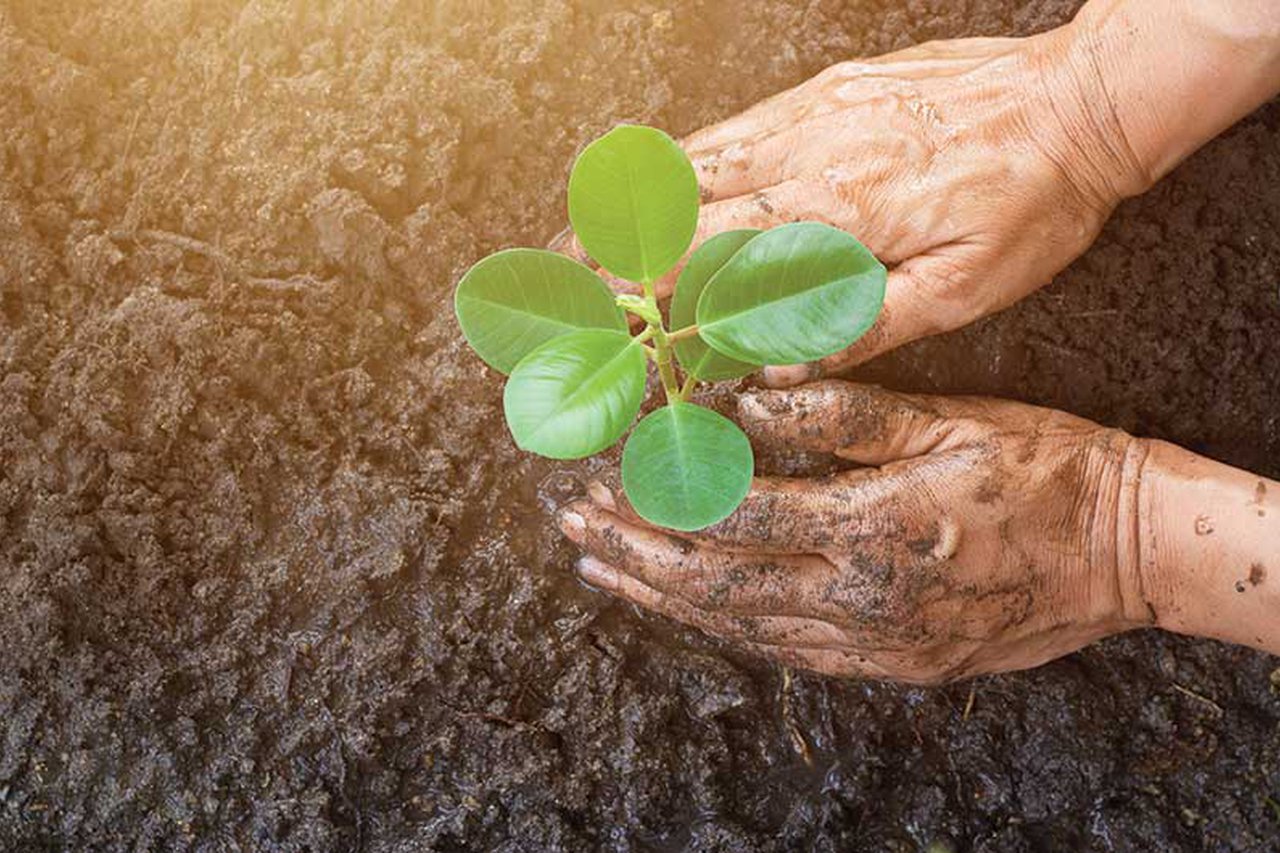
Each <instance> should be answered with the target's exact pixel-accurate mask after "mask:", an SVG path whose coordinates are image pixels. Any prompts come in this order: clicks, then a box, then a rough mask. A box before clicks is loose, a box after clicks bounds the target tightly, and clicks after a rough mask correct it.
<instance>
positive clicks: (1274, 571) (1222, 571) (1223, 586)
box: [1134, 441, 1280, 654]
mask: <svg viewBox="0 0 1280 853" xmlns="http://www.w3.org/2000/svg"><path fill="white" fill-rule="evenodd" d="M1146 444H1147V447H1148V452H1147V455H1146V460H1145V463H1144V465H1143V466H1142V470H1141V472H1140V474H1139V477H1138V484H1137V490H1136V493H1135V494H1136V497H1135V507H1134V509H1135V511H1136V515H1135V519H1134V531H1135V532H1134V542H1135V546H1134V547H1135V550H1136V555H1137V559H1136V561H1135V564H1134V565H1135V566H1136V572H1135V584H1136V585H1137V586H1138V587H1139V588H1140V590H1141V594H1142V596H1143V600H1144V601H1145V602H1146V604H1147V605H1148V606H1149V607H1150V609H1151V613H1152V616H1153V618H1154V620H1155V624H1156V625H1158V626H1159V627H1161V628H1165V629H1166V630H1170V631H1175V632H1178V633H1182V634H1191V635H1194V636H1202V637H1213V638H1216V639H1221V640H1227V641H1229V642H1235V643H1241V644H1245V645H1251V646H1254V647H1256V648H1261V649H1266V650H1268V651H1271V652H1273V653H1277V654H1280V620H1277V619H1276V618H1275V614H1276V613H1277V612H1280V484H1278V483H1275V482H1272V481H1268V480H1265V479H1263V478H1260V477H1257V476H1255V475H1253V474H1249V473H1248V472H1245V471H1240V470H1238V469H1235V468H1231V467H1230V466H1227V465H1223V464H1221V463H1218V462H1214V461H1213V460H1210V459H1205V458H1203V457H1200V456H1196V455H1195V454H1193V453H1190V452H1188V451H1186V450H1183V449H1182V448H1179V447H1176V446H1174V445H1171V444H1167V443H1165V442H1161V441H1147V442H1146Z"/></svg>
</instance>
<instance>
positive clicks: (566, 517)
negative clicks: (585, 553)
mask: <svg viewBox="0 0 1280 853" xmlns="http://www.w3.org/2000/svg"><path fill="white" fill-rule="evenodd" d="M560 529H561V530H562V531H563V532H564V535H565V536H568V537H569V538H570V539H573V540H575V541H577V539H578V538H579V537H580V536H582V534H583V532H584V531H586V529H587V520H586V519H585V518H583V517H582V515H581V513H579V512H577V511H576V510H572V509H566V510H564V511H562V512H561V513H560Z"/></svg>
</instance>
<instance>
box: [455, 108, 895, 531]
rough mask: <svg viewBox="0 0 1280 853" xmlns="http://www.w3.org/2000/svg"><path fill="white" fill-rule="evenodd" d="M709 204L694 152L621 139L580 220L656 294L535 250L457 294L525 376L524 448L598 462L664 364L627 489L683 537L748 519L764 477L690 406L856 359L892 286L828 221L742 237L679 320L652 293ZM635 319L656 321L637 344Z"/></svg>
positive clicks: (464, 319)
mask: <svg viewBox="0 0 1280 853" xmlns="http://www.w3.org/2000/svg"><path fill="white" fill-rule="evenodd" d="M698 208H699V199H698V181H697V177H696V175H695V173H694V170H693V165H692V164H691V163H690V162H689V158H688V157H687V156H686V155H685V153H684V151H683V150H681V148H680V146H679V145H677V144H676V143H675V141H674V140H672V139H671V137H669V136H667V135H666V134H665V133H663V132H662V131H660V130H656V129H654V128H649V127H639V126H634V125H622V126H619V127H617V128H615V129H613V130H612V131H610V132H609V133H607V134H605V135H604V136H602V137H601V138H600V139H597V140H596V141H595V142H593V143H592V144H591V145H589V146H588V147H587V148H586V150H584V151H583V152H582V154H581V155H580V156H579V157H578V160H577V162H576V163H575V164H574V168H573V173H572V175H571V176H570V178H569V221H570V223H571V224H572V226H573V229H574V232H575V233H576V234H577V237H578V240H579V241H580V242H581V243H582V245H583V247H585V248H586V250H587V252H588V253H589V254H590V255H591V257H592V258H593V259H594V260H595V261H596V262H598V263H599V264H600V266H602V267H603V268H604V269H606V270H608V271H609V272H610V273H612V274H613V275H615V276H617V277H619V278H625V279H629V280H631V281H635V282H639V283H640V285H641V288H642V291H643V295H642V296H634V295H624V296H614V295H613V293H612V292H611V291H610V290H609V288H608V287H607V286H606V285H605V283H604V282H603V281H602V280H601V279H600V277H599V276H598V275H597V274H596V273H595V272H593V271H592V270H591V269H589V268H587V267H585V266H583V265H582V264H579V263H577V262H576V261H573V260H570V259H568V258H565V257H563V256H561V255H557V254H555V253H552V252H546V251H541V250H536V249H509V250H506V251H502V252H498V253H496V254H494V255H490V256H489V257H487V258H485V259H484V260H482V261H480V262H479V263H477V264H476V265H475V266H474V267H472V268H471V269H470V270H469V271H468V272H467V274H466V275H465V276H463V278H462V280H461V281H460V282H459V283H458V288H457V291H456V293H455V295H454V307H455V310H456V312H457V315H458V323H459V325H460V326H461V328H462V333H463V335H464V336H465V337H466V339H467V342H468V343H470V344H471V346H472V348H473V349H475V351H476V353H477V354H478V355H479V356H480V357H481V358H482V359H484V361H485V362H486V363H487V364H488V365H489V366H490V367H492V368H494V369H495V370H497V371H499V372H501V373H504V374H509V376H510V379H509V381H508V382H507V387H506V390H505V392H504V395H503V404H504V410H505V413H506V418H507V425H508V427H509V428H510V429H511V434H512V436H513V437H514V438H515V441H516V444H517V446H519V447H520V448H521V449H523V450H529V451H532V452H534V453H538V454H541V455H543V456H548V457H551V458H553V459H581V458H583V457H586V456H590V455H592V454H594V453H598V452H600V451H601V450H604V449H605V448H607V447H609V446H610V445H611V444H613V443H614V442H616V441H617V440H618V439H619V438H621V437H622V435H623V434H624V433H625V432H626V431H627V429H628V428H630V427H631V424H632V423H633V422H634V421H635V418H636V415H637V414H638V413H639V411H640V407H641V405H642V403H643V402H644V399H643V398H644V388H645V380H646V374H647V372H648V370H647V365H648V363H650V362H652V363H653V365H654V367H655V370H656V371H657V374H658V378H659V380H660V381H661V383H662V388H663V393H664V394H665V397H666V403H667V405H665V406H664V407H662V408H660V409H657V410H656V411H654V412H652V413H651V414H649V415H648V416H647V417H645V418H644V419H643V420H641V421H640V423H639V424H637V425H636V427H635V429H634V430H632V432H631V436H630V437H629V438H628V439H627V444H626V447H625V448H624V449H623V453H622V483H623V489H624V490H625V491H626V494H627V498H628V499H629V501H630V502H631V505H632V507H633V508H634V509H635V511H636V512H637V513H639V514H640V515H641V516H642V517H643V518H645V519H646V520H648V521H650V522H652V523H653V524H657V525H660V526H662V527H668V528H672V529H675V530H684V531H691V530H700V529H702V528H704V527H707V526H709V525H711V524H715V523H716V522H717V521H720V520H722V519H724V518H726V517H727V516H728V515H730V514H731V513H732V512H733V511H734V510H735V509H737V507H738V505H739V504H741V503H742V501H743V499H744V498H745V497H746V495H747V492H748V491H749V490H750V488H751V477H752V474H753V472H754V467H755V462H754V457H753V455H752V452H751V445H750V443H749V442H748V441H747V437H746V435H744V434H743V432H742V430H740V429H739V428H738V427H737V426H736V425H735V424H734V423H733V422H732V421H730V420H729V419H727V418H725V417H723V416H721V415H719V414H717V413H715V412H713V411H711V410H710V409H706V408H703V407H702V406H698V405H696V404H694V403H691V402H689V398H690V396H691V394H692V392H693V391H694V389H695V387H696V385H697V383H699V382H720V381H725V380H731V379H737V378H740V377H742V376H745V375H747V374H748V373H751V372H753V371H755V370H757V369H758V368H760V367H761V366H762V365H766V364H798V363H802V362H808V361H816V360H817V359H820V358H823V357H825V356H828V355H831V354H832V353H835V352H839V351H840V350H842V349H844V348H845V347H847V346H849V345H850V344H852V343H853V342H854V341H856V340H857V339H858V338H859V337H861V336H862V335H863V334H864V333H865V332H866V331H867V330H868V329H869V328H870V327H871V325H872V324H873V323H874V322H875V320H876V317H877V316H878V315H879V313H880V307H881V304H882V303H883V301H884V287H885V280H886V277H887V276H886V271H885V268H884V265H883V264H881V263H880V262H879V261H878V260H876V258H875V257H874V256H873V255H872V254H871V253H870V252H869V251H867V249H866V248H865V247H864V246H863V245H862V244H861V243H859V242H858V241H857V240H856V239H854V238H853V237H852V236H850V235H849V234H847V233H845V232H844V231H841V230H839V229H837V228H833V227H831V226H829V225H825V224H822V223H819V222H795V223H791V224H788V225H783V226H780V227H778V228H773V229H770V230H769V231H754V230H742V231H729V232H726V233H724V234H718V235H716V236H714V237H712V238H710V239H708V240H707V241H706V242H704V243H703V244H702V245H701V246H699V247H698V248H697V249H696V250H695V251H694V252H693V253H692V254H691V255H689V257H688V260H687V262H686V264H685V267H684V269H683V271H682V272H681V274H680V276H679V278H678V280H677V282H676V289H675V293H674V295H673V297H672V300H671V305H670V320H669V322H668V321H667V320H665V319H664V317H663V312H662V309H661V307H660V306H659V305H658V301H657V299H656V298H655V296H654V286H653V283H654V282H655V281H657V280H658V279H659V278H661V277H662V276H663V275H665V274H666V273H668V272H670V270H671V269H672V268H673V267H675V266H676V264H678V263H679V262H680V260H681V258H683V257H684V256H685V254H686V253H687V252H688V250H689V246H690V245H691V244H692V242H693V236H694V232H695V230H696V229H697V224H698ZM626 314H632V315H634V316H635V317H637V318H639V319H640V320H641V321H642V322H643V323H644V327H643V329H642V330H641V331H640V332H639V333H638V334H635V335H632V334H631V333H630V332H629V331H628V328H629V326H628V323H627V319H626Z"/></svg>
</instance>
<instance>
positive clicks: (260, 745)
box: [0, 0, 1280, 853]
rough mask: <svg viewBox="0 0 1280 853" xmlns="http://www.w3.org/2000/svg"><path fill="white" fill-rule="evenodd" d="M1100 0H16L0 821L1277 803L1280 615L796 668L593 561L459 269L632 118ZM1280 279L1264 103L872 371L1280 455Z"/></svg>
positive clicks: (5, 22) (1211, 825) (893, 845)
mask: <svg viewBox="0 0 1280 853" xmlns="http://www.w3.org/2000/svg"><path fill="white" fill-rule="evenodd" d="M1073 6H1074V4H1073V3H1071V2H1030V3H1015V2H977V1H976V0H974V2H964V3H954V2H950V0H910V2H905V0H903V1H902V2H899V0H895V2H886V3H880V2H867V3H860V2H849V3H841V2H826V0H812V2H770V3H767V4H765V3H760V4H751V3H747V4H740V3H732V4H731V3H721V2H691V3H680V4H660V3H638V4H637V3H624V2H620V1H619V2H604V0H592V2H580V3H573V2H554V0H549V2H524V0H510V1H509V2H503V3H498V2H475V0H471V2H428V1H427V0H423V2H399V3H395V2H390V1H389V0H387V2H368V0H345V2H344V1H343V0H333V2H326V3H312V2H304V0H281V2H265V0H264V1H263V2H259V0H207V2H195V0H132V2H130V1H129V0H116V2H101V0H94V2H86V0H56V2H55V0H41V2H34V0H0V140H2V141H0V849H5V850H24V851H25V850H42V849H51V850H63V849H65V850H72V849H75V850H208V851H222V850H246V851H247V850H283V851H303V850H314V851H318V850H420V849H429V850H442V851H447V850H482V849H497V850H512V851H515V850H543V849H547V850H585V849H608V850H676V849H692V850H877V851H878V850H891V851H893V850H900V851H908V850H922V849H930V850H936V851H943V850H951V851H956V853H959V851H1023V850H1028V851H1029V850H1085V849H1096V850H1188V851H1190V850H1215V851H1216V850H1223V851H1227V850H1232V851H1234V850H1241V851H1245V850H1247V851H1264V850H1275V849H1277V847H1280V728H1278V727H1280V695H1277V693H1278V691H1280V675H1277V673H1276V670H1277V667H1278V666H1280V663H1278V662H1277V660H1276V659H1275V658H1271V657H1268V656H1265V655H1262V654H1258V653H1254V652H1250V651H1246V650H1243V649H1238V648H1230V647H1227V646H1224V645H1220V644H1215V643H1211V642H1197V641H1192V640H1187V639H1180V638H1174V637H1171V636H1165V635H1161V634H1159V633H1155V632H1145V633H1141V634H1135V635H1130V636H1126V637H1122V638H1118V639H1115V640H1112V641H1109V642H1106V643H1103V644H1101V645H1099V646H1096V647H1093V648H1091V649H1088V650H1086V651H1084V652H1082V653H1080V654H1077V655H1074V656H1072V657H1070V658H1067V659H1065V660H1062V661H1059V662H1056V663H1054V664H1051V665H1049V666H1046V667H1043V668H1041V669H1039V670H1037V671H1034V672H1030V673H1025V674H1016V675H1010V676H1005V677H996V678H983V679H980V680H977V681H974V682H972V683H969V684H961V685H956V686H952V687H946V688H939V689H907V688H899V687H893V686H885V685H880V684H874V683H867V684H860V683H850V682H838V681H832V680H827V679H823V678H818V677H811V676H805V675H797V676H796V677H795V678H794V679H790V680H788V679H787V678H785V676H784V674H783V673H782V672H781V671H780V670H779V669H777V668H775V667H773V666H771V665H768V664H766V663H763V662H760V661H757V660H755V659H752V658H749V657H745V656H742V655H739V654H736V653H734V652H732V651H731V650H727V649H724V648H721V647H720V646H718V645H717V644H716V643H714V642H713V641H710V640H708V639H705V638H703V637H701V636H699V635H697V634H695V633H692V632H687V631H684V630H682V629H680V628H678V627H677V626H674V625H672V624H670V623H667V622H664V621H662V620H660V619H656V618H653V617H648V616H643V615H641V614H638V613H636V612H635V611H633V610H631V609H629V608H628V607H625V606H622V605H619V604H616V603H613V602H611V601H610V600H608V599H607V598H605V597H603V596H601V595H599V594H596V593H594V592H591V591H589V590H587V589H585V588H582V587H580V586H578V585H577V584H576V583H575V582H574V581H573V580H572V577H571V573H570V570H569V567H570V565H571V561H572V559H573V558H574V556H575V555H574V553H573V551H572V549H571V548H570V547H569V546H568V545H567V544H566V543H565V542H564V541H563V540H562V539H561V537H560V536H559V535H558V533H556V532H555V530H554V527H553V525H552V524H550V523H549V518H548V514H547V509H548V507H550V506H552V505H554V504H555V503H556V502H558V501H560V500H563V499H564V497H565V496H566V495H568V494H570V493H571V492H572V491H573V490H574V489H575V487H576V486H575V482H576V477H577V476H578V471H576V470H574V469H558V468H553V467H549V466H543V465H541V464H535V463H533V462H531V461H530V460H529V459H528V458H526V457H524V456H522V455H520V454H517V453H516V452H515V450H514V448H513V447H512V445H511V444H510V442H509V440H508V438H507V437H506V433H505V431H504V429H503V426H502V420H501V411H500V405H499V404H500V384H499V383H498V382H497V381H495V379H494V377H493V376H492V375H489V374H487V373H486V372H485V371H484V370H483V369H482V367H481V365H480V363H479V361H478V360H477V359H475V358H474V357H473V356H471V355H470V354H469V353H467V352H466V351H465V349H464V347H463V346H462V345H461V342H460V338H459V335H458V332H457V329H456V326H455V324H454V322H453V319H452V315H451V310H450V301H449V293H450V289H451V286H452V283H453V281H454V280H455V278H456V277H457V276H458V275H459V274H460V272H461V271H462V270H464V269H465V268H466V267H467V266H468V265H469V264H470V263H471V262H473V261H474V260H475V259H477V258H478V257H480V256H481V255H483V254H484V253H486V252H488V251H491V250H493V249H496V248H498V247H501V246H505V245H521V244H523V245H536V244H540V243H542V242H544V241H545V240H546V239H548V238H549V237H550V236H551V235H553V234H554V233H555V232H556V231H558V230H559V229H560V227H561V226H562V221H561V217H562V214H561V211H562V206H561V205H562V203H561V199H562V197H563V196H562V193H563V185H564V180H565V178H566V174H567V168H568V164H569V162H570V159H571V157H572V155H573V153H574V151H575V150H576V149H577V147H578V146H580V145H581V144H583V143H584V142H585V141H586V140H588V139H590V138H592V137H593V136H595V135H597V134H598V133H600V132H601V131H603V130H604V129H606V128H607V127H608V126H609V125H611V124H612V123H614V122H616V121H619V120H623V119H630V120H641V121H646V122H649V123H654V124H658V125H661V126H663V127H666V128H668V129H669V130H671V131H672V132H673V133H677V134H679V133H684V132H688V131H690V130H692V129H694V128H696V127H698V126H701V125H703V124H705V123H708V122H710V121H712V120H715V119H717V118H720V117H723V116H726V115H728V114H731V113H732V112H734V111H736V110H738V109H740V108H742V107H744V106H746V105H748V104H750V103H752V102H753V101H754V100H756V99H758V98H759V97H761V96H764V95H766V94H769V93H771V92H774V91H776V90H778V89H780V88H782V87H785V86H788V85H791V84H794V83H796V82H798V81H800V80H802V79H804V78H805V77H807V76H808V75H810V74H812V73H814V72H816V71H817V70H819V69H820V68H822V67H823V66H824V65H826V64H828V63H830V62H832V61H835V60H837V59H840V58H847V57H851V56H855V55H858V54H875V53H880V52H883V51H886V50H889V49H893V48H897V47H902V46H906V45H908V44H911V43H914V42H918V41H922V40H926V39H930V38H939V37H953V36H960V35H980V34H984V35H985V34H1004V35H1008V34H1025V33H1029V32H1033V31H1036V30H1040V29H1044V28H1047V27H1049V26H1052V25H1055V24H1057V23H1059V22H1061V21H1063V20H1065V19H1066V18H1067V17H1068V16H1069V15H1070V13H1071V11H1072V9H1073ZM1278 280H1280V104H1276V103H1273V104H1271V105H1269V106H1267V107H1265V108H1263V109H1262V110H1260V111H1259V112H1258V113H1257V114H1255V115H1254V116H1252V117H1251V118H1249V119H1248V120H1246V121H1245V122H1243V123H1242V124H1241V125H1240V126H1238V127H1236V128H1235V129H1233V130H1232V131H1231V132H1229V133H1228V134H1226V135H1225V136H1224V137H1223V138H1221V139H1220V140H1218V141H1217V142H1215V143H1213V144H1212V145H1211V146H1209V147H1208V148H1207V149H1205V150H1204V151H1202V152H1201V153H1199V154H1198V155H1196V156H1195V158H1194V159H1193V160H1192V161H1190V162H1189V163H1187V164H1186V165H1185V166H1184V167H1182V168H1181V169H1179V170H1178V171H1177V172H1176V173H1175V174H1174V175H1173V176H1171V177H1170V178H1169V179H1167V180H1166V181H1164V182H1163V183H1162V184H1161V185H1160V186H1159V187H1158V188H1156V189H1155V190H1154V191H1153V192H1151V193H1150V194H1149V195H1147V196H1146V197H1144V198H1141V199H1138V200H1135V201H1133V202H1131V203H1128V204H1126V205H1125V206H1123V207H1122V208H1121V210H1120V211H1119V212H1118V213H1117V215H1116V216H1115V217H1114V219H1113V220H1112V222H1111V223H1110V224H1109V225H1108V227H1107V229H1106V231H1105V233H1104V234H1103V236H1102V237H1101V239H1100V240H1099V242H1098V244H1097V245H1096V247H1095V248H1094V249H1093V250H1092V251H1091V252H1090V253H1089V254H1088V255H1087V256H1086V257H1085V258H1083V259H1082V260H1080V261H1079V262H1078V263H1076V264H1075V265H1074V266H1073V267H1072V268H1071V269H1070V270H1068V271H1067V272H1066V273H1064V274H1063V275H1062V276H1060V277H1059V279H1058V280H1057V281H1056V282H1054V284H1053V285H1052V286H1050V287H1049V288H1047V289H1046V290H1044V291H1043V292H1041V293H1040V294H1039V295H1037V296H1036V297H1034V298H1032V299H1030V300H1027V301H1026V302H1025V303H1023V304H1021V305H1020V306H1018V307H1016V308H1014V309H1013V310H1010V311H1008V312H1006V313H1004V314H1002V315H1000V316H998V317H996V318H993V319H990V320H988V321H985V322H983V323H980V324H978V325H977V326H975V327H972V328H970V329H968V330H966V331H963V332H961V333H957V334H953V335H950V336H948V337H946V338H945V339H940V340H936V341H932V342H925V343H922V344H919V345H916V346H914V347H911V348H909V349H908V350H905V351H902V352H900V353H898V354H895V355H894V356H892V357H890V358H886V359H883V360H881V361H879V362H877V363H876V364H874V365H871V366H870V367H868V368H867V369H866V370H865V371H864V374H863V375H864V376H866V377H869V378H872V379H875V380H877V381H882V382H885V383H886V384H889V385H892V386H894V387H898V388H903V389H927V390H934V391H941V392H966V393H984V394H993V395H1002V396H1007V397H1014V398H1018V399H1022V400H1027V401H1032V402H1036V403H1041V404H1046V405H1051V406H1056V407H1059V408H1064V409H1067V410H1070V411H1073V412H1075V413H1077V414H1081V415H1085V416H1089V417H1092V418H1095V419H1097V420H1100V421H1103V422H1105V423H1108V424H1112V425H1116V426H1121V427H1124V428H1126V429H1130V430H1134V431H1136V432H1138V433H1141V434H1144V435H1152V436H1158V437H1161V438H1166V439H1169V440H1172V441H1176V442H1179V443H1181V444H1184V445H1186V446H1189V447H1191V448H1193V449H1195V450H1197V451H1199V452H1202V453H1206V454H1208V455H1210V456H1213V457H1215V458H1218V459H1221V460H1224V461H1226V462H1230V463H1232V464H1236V465H1240V466H1243V467H1247V468H1251V469H1253V470H1255V471H1258V472H1260V473H1263V474H1266V475H1269V476H1272V477H1276V476H1280V343H1277V342H1278V341H1280V286H1278ZM931 845H932V846H931Z"/></svg>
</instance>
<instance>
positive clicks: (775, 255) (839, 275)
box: [697, 222, 887, 364]
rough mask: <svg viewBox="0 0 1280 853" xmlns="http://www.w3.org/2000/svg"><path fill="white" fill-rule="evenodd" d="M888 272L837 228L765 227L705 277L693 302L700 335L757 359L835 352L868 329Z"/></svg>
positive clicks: (787, 360) (799, 358) (782, 360)
mask: <svg viewBox="0 0 1280 853" xmlns="http://www.w3.org/2000/svg"><path fill="white" fill-rule="evenodd" d="M886 277H887V273H886V271H885V268H884V265H883V264H881V263H880V262H879V261H878V260H876V258H875V256H874V255H872V254H871V252H869V251H867V249H866V247H865V246H863V245H862V244H861V243H859V242H858V241H857V240H856V239H854V238H853V237H852V236H850V235H849V234H847V233H846V232H844V231H841V230H840V229H839V228H832V227H831V226H830V225H824V224H822V223H820V222H796V223H793V224H790V225H782V226H779V227H778V228H774V229H773V230H771V231H766V232H765V233H763V234H761V235H760V236H759V237H756V238H755V239H753V240H751V241H750V242H749V243H747V245H745V246H743V247H742V248H741V249H740V250H739V251H738V253H737V254H736V255H734V256H733V257H732V258H731V259H729V262H728V263H726V264H725V265H724V267H722V268H721V269H720V271H719V272H718V273H716V274H715V275H714V276H712V277H711V281H710V282H708V283H707V286H706V289H705V290H703V291H702V297H701V299H699V300H698V309H697V318H698V329H699V334H700V335H701V337H702V339H703V340H705V341H706V342H707V343H708V344H710V345H711V346H712V347H714V348H715V349H716V350H718V351H719V352H722V353H724V354H725V355H727V356H730V357H731V358H736V359H738V360H739V361H749V362H754V363H756V364H800V363H802V362H806V361H816V360H818V359H820V358H823V357H825V356H828V355H831V354H832V353H836V352H839V351H840V350H842V349H844V348H845V347H847V346H849V345H850V344H852V343H853V342H854V341H856V340H857V339H858V338H860V337H862V335H863V334H864V333H865V332H866V331H867V329H869V328H871V324H872V323H874V322H875V320H876V317H877V316H879V314H880V306H881V305H882V304H883V302H884V286H885V279H886Z"/></svg>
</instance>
